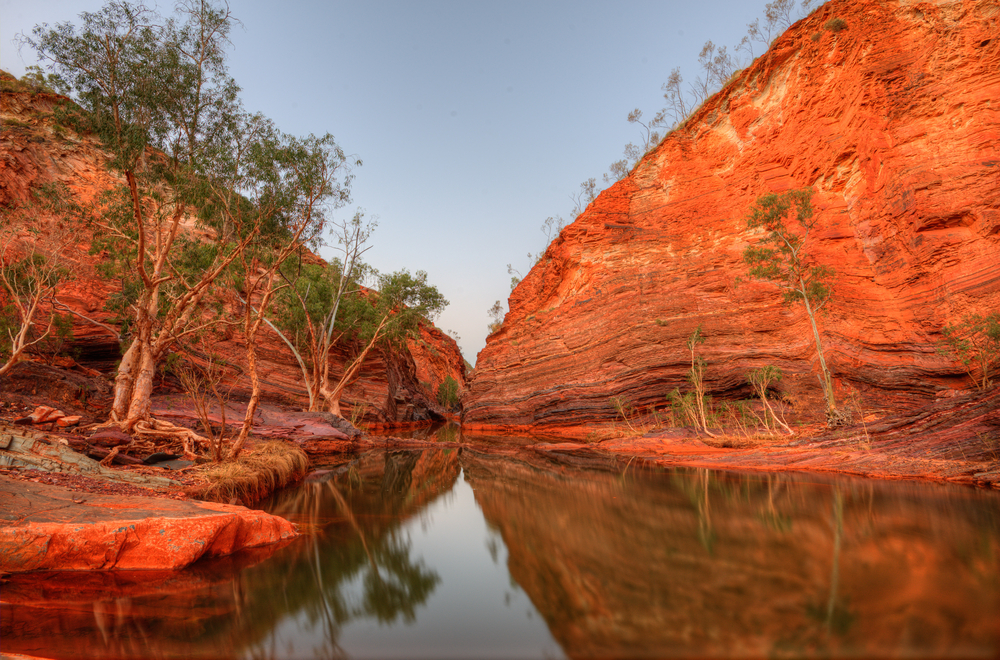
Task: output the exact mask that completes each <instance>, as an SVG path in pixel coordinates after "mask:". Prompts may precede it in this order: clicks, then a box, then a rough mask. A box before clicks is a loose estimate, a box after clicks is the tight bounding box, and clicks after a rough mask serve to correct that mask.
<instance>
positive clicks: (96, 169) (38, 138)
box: [0, 72, 465, 423]
mask: <svg viewBox="0 0 1000 660" xmlns="http://www.w3.org/2000/svg"><path fill="white" fill-rule="evenodd" d="M0 81H2V82H3V83H4V89H3V90H2V91H0V119H2V120H3V127H2V131H0V209H2V212H3V213H8V212H10V213H14V212H15V211H14V209H16V208H17V207H18V206H21V205H24V204H25V202H27V201H28V200H30V199H31V191H32V189H37V188H38V187H40V186H42V185H44V184H48V183H52V182H61V183H63V184H65V185H66V186H67V188H68V189H69V191H70V193H71V195H72V197H73V200H74V201H77V202H79V203H81V204H83V205H84V206H85V208H89V209H91V210H92V209H93V208H94V207H93V206H88V205H92V203H94V202H96V201H97V200H98V198H99V197H100V195H101V194H102V193H103V192H105V191H106V190H108V189H109V188H110V187H111V186H113V185H115V184H116V183H117V182H119V180H118V178H117V177H116V175H115V174H114V173H113V172H111V171H109V170H108V168H107V162H108V154H107V153H105V152H104V151H103V150H102V148H101V145H100V142H99V141H98V140H97V138H96V137H94V136H89V135H78V134H76V133H75V132H74V131H73V130H72V129H70V128H67V127H62V128H59V129H56V128H55V123H54V121H53V117H52V113H53V111H54V110H55V109H56V107H57V106H58V105H59V104H60V103H63V102H65V100H66V99H65V98H64V97H60V96H57V95H53V94H46V93H34V94H32V93H28V92H25V91H17V83H16V81H15V79H14V78H13V77H12V76H10V75H9V74H7V73H5V72H0ZM34 222H35V224H36V225H37V226H38V227H39V228H40V229H41V230H42V231H44V232H48V233H53V232H61V233H62V234H64V235H67V236H69V237H71V238H68V239H67V241H66V247H65V249H63V251H62V252H61V253H60V254H59V255H58V259H59V261H60V263H61V264H63V265H64V266H65V267H66V268H67V269H68V270H69V271H70V273H71V277H70V279H69V280H68V281H66V282H64V283H63V284H61V285H60V287H59V289H58V291H57V298H58V300H59V301H60V302H62V303H63V304H65V305H67V306H69V307H71V308H72V309H74V310H75V311H77V312H79V313H82V314H84V315H86V316H88V317H90V318H91V319H94V320H96V321H100V322H103V323H105V324H107V323H110V322H111V319H112V314H111V313H110V312H108V311H106V310H105V308H104V307H105V303H106V302H107V300H108V297H109V296H110V295H112V294H114V293H115V292H116V291H117V290H118V289H119V287H120V284H119V283H116V282H114V281H109V280H107V279H104V278H102V277H100V275H99V273H98V272H97V270H96V269H95V266H96V265H97V264H98V263H100V262H101V260H102V255H100V254H89V251H90V247H91V241H92V239H93V235H94V234H93V232H94V231H95V228H94V227H93V226H88V225H81V224H79V223H78V222H73V221H68V220H67V219H65V218H57V217H51V216H48V215H45V214H41V215H38V217H36V218H35V219H34ZM188 229H189V231H198V230H197V229H196V228H194V225H193V223H192V224H191V225H190V226H189V227H188ZM376 240H377V237H376ZM223 298H224V300H223V301H222V302H223V303H224V304H229V305H231V306H232V309H230V312H231V315H232V316H233V317H234V318H238V312H237V311H235V310H236V308H237V305H238V304H239V299H238V298H237V297H236V296H235V294H233V293H232V292H230V295H229V296H228V297H226V296H225V295H223ZM223 335H224V336H223ZM213 342H214V346H213V351H215V352H217V353H219V354H220V355H223V356H224V357H225V358H226V359H227V360H229V361H230V362H232V363H233V364H235V365H240V366H242V365H245V357H244V349H243V347H244V341H243V337H242V335H241V334H240V332H239V331H237V330H234V329H230V330H229V331H227V332H226V333H222V334H220V335H219V336H217V337H215V339H214V340H213ZM260 345H261V349H260V357H259V359H260V363H261V364H260V368H261V378H262V385H263V390H264V396H265V398H266V399H270V400H273V401H277V402H281V403H286V404H289V405H292V406H302V405H304V404H307V403H308V398H307V397H306V391H305V388H304V386H303V378H302V374H301V372H300V370H299V367H298V364H297V362H296V360H295V358H294V356H293V355H292V353H291V352H290V351H289V350H288V349H287V347H286V346H285V344H284V343H283V342H282V341H281V340H280V338H278V336H277V335H276V334H274V333H273V332H271V331H270V330H269V329H266V328H265V329H264V330H262V331H261V337H260ZM407 346H408V350H405V351H399V352H395V353H394V354H392V355H388V356H387V355H385V354H384V353H382V352H380V351H373V353H372V354H371V355H370V357H369V358H368V360H367V362H366V366H365V367H364V368H363V369H362V372H361V375H360V376H359V378H358V380H357V381H355V382H354V383H353V384H352V385H350V386H348V388H347V390H346V391H345V395H344V398H343V404H345V408H346V409H347V412H348V414H349V411H350V410H351V409H353V408H354V407H355V406H357V408H358V413H359V417H358V418H359V419H360V418H362V417H363V418H364V419H366V420H369V421H374V422H382V423H394V422H420V421H427V420H429V419H433V418H440V417H442V415H441V412H442V411H440V410H439V409H438V408H437V406H436V393H437V387H438V385H440V384H441V382H442V381H443V380H444V379H445V378H446V377H447V376H451V377H453V378H455V380H456V381H457V382H458V383H459V384H460V385H461V386H464V385H465V366H464V360H463V358H462V355H461V352H460V351H459V349H458V345H457V343H456V342H455V341H454V340H453V339H452V338H451V337H448V336H447V335H445V334H444V333H443V332H441V331H440V330H438V329H437V328H436V327H434V326H433V325H432V324H430V323H427V324H424V325H423V326H422V327H421V328H420V331H419V336H418V337H416V338H414V339H413V340H412V341H410V342H408V344H407ZM70 350H71V351H72V353H73V354H74V355H76V357H77V360H78V362H80V363H81V364H83V365H85V366H90V367H94V368H97V369H100V370H103V371H106V372H108V371H110V370H111V369H112V368H113V367H114V365H115V364H116V362H117V360H118V359H119V358H120V353H119V338H118V337H117V336H115V335H113V334H112V333H110V332H109V331H108V330H106V329H102V328H101V327H100V326H98V325H95V324H92V323H87V322H85V321H81V320H80V319H79V318H74V323H73V340H72V346H71V347H70ZM333 359H334V361H335V362H336V364H335V366H334V368H333V370H332V373H333V375H334V376H335V377H336V376H337V375H339V374H340V373H342V370H343V367H344V365H345V364H346V363H347V362H348V361H349V359H350V354H349V351H348V347H347V346H341V347H339V351H338V352H337V353H336V355H335V356H334V358H333ZM234 393H235V394H236V395H237V396H240V395H247V394H248V393H249V380H248V379H246V378H245V377H243V378H241V379H240V382H238V383H236V387H235V389H234ZM362 412H363V415H362V414H361V413H362Z"/></svg>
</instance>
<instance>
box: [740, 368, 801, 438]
mask: <svg viewBox="0 0 1000 660" xmlns="http://www.w3.org/2000/svg"><path fill="white" fill-rule="evenodd" d="M781 376H782V373H781V369H779V368H778V367H775V366H772V365H770V364H769V365H766V366H763V367H760V368H757V369H754V370H752V371H751V372H750V373H749V374H747V381H748V382H749V383H750V385H751V387H753V391H754V393H755V394H756V395H757V398H759V399H760V402H761V404H763V406H764V418H763V419H762V420H761V421H762V422H763V424H764V428H765V429H767V430H768V431H771V430H773V431H777V430H778V426H779V425H780V426H781V427H782V428H784V429H785V430H786V431H788V433H789V434H791V433H792V429H790V428H789V427H788V424H785V422H784V420H782V419H781V418H780V417H779V416H778V414H777V413H775V412H774V408H773V407H772V406H771V402H770V401H768V399H767V388H768V387H770V385H771V383H774V382H777V381H779V380H781Z"/></svg>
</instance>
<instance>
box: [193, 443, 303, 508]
mask: <svg viewBox="0 0 1000 660" xmlns="http://www.w3.org/2000/svg"><path fill="white" fill-rule="evenodd" d="M308 467H309V458H308V457H307V456H306V454H305V452H303V451H302V450H301V449H299V448H298V447H295V446H293V445H290V444H288V443H285V442H279V441H272V442H265V443H262V444H260V445H258V446H257V447H256V448H254V450H253V451H246V452H244V453H243V454H241V455H240V457H239V458H238V459H236V460H235V461H225V462H224V463H216V464H213V465H209V466H207V467H205V469H204V470H202V471H201V476H203V477H204V478H205V479H207V480H208V483H207V484H205V485H203V486H199V487H197V488H195V489H192V490H190V491H188V495H189V496H191V497H193V498H195V499H199V500H205V501H207V502H223V503H230V502H234V501H237V500H238V501H240V502H242V503H244V504H250V503H252V502H256V501H257V500H259V499H262V498H264V497H267V496H268V495H270V494H271V493H273V492H274V491H276V490H278V489H279V488H284V487H285V486H287V485H289V484H291V483H293V482H295V481H297V480H298V479H301V478H302V477H303V476H304V475H305V474H306V471H307V470H308Z"/></svg>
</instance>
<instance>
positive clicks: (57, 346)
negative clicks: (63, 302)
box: [33, 313, 73, 358]
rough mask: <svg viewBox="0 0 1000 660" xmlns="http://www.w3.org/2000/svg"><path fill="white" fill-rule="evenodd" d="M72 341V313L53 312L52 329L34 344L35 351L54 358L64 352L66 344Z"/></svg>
mask: <svg viewBox="0 0 1000 660" xmlns="http://www.w3.org/2000/svg"><path fill="white" fill-rule="evenodd" d="M71 341H73V315H72V314H58V313H56V314H53V315H52V330H51V332H49V334H48V335H47V336H46V337H45V338H44V339H43V340H42V341H40V342H39V343H38V344H36V345H35V347H34V351H33V352H35V353H47V354H48V355H50V356H51V357H53V358H55V357H58V356H61V355H65V354H66V344H68V343H69V342H71Z"/></svg>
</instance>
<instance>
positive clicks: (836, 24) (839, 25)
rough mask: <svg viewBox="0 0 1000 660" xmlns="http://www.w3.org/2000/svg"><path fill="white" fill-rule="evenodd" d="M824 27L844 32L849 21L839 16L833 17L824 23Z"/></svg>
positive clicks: (834, 31) (831, 30) (832, 30)
mask: <svg viewBox="0 0 1000 660" xmlns="http://www.w3.org/2000/svg"><path fill="white" fill-rule="evenodd" d="M823 27H824V28H825V29H827V30H829V31H830V32H833V33H835V34H836V33H837V32H842V31H843V30H846V29H847V21H845V20H844V19H842V18H839V17H838V18H831V19H830V20H828V21H827V22H826V23H824V24H823Z"/></svg>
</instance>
